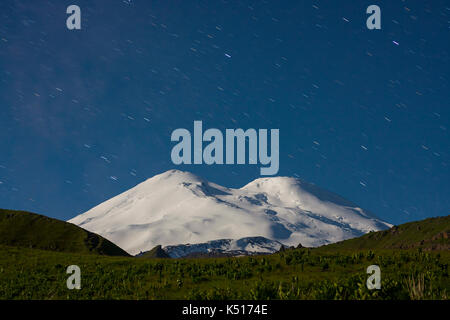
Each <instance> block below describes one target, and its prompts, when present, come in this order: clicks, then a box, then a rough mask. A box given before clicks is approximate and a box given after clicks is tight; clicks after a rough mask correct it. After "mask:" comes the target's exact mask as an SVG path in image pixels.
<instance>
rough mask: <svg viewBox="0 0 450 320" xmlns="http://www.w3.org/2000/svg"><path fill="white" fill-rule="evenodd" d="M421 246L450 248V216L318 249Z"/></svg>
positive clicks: (426, 248) (437, 248)
mask: <svg viewBox="0 0 450 320" xmlns="http://www.w3.org/2000/svg"><path fill="white" fill-rule="evenodd" d="M361 249H422V250H425V251H446V250H447V251H448V250H450V215H449V216H446V217H437V218H429V219H425V220H421V221H415V222H409V223H405V224H402V225H399V226H393V227H392V228H390V229H389V230H384V231H378V232H370V233H368V234H365V235H363V236H361V237H358V238H354V239H349V240H345V241H340V242H336V243H334V244H330V245H327V246H323V247H320V248H319V250H337V251H341V250H361Z"/></svg>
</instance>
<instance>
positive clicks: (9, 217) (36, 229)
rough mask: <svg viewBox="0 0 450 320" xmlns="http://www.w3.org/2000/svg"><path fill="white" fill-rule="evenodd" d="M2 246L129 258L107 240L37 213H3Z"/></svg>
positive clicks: (0, 215) (0, 222)
mask: <svg viewBox="0 0 450 320" xmlns="http://www.w3.org/2000/svg"><path fill="white" fill-rule="evenodd" d="M0 244H2V245H8V246H15V247H22V248H23V247H26V248H31V249H41V250H51V251H59V252H71V253H81V254H101V255H108V256H129V255H128V253H126V252H125V251H124V250H122V249H121V248H119V247H118V246H116V245H115V244H114V243H112V242H111V241H109V240H106V239H105V238H103V237H101V236H99V235H97V234H95V233H92V232H89V231H86V230H84V229H82V228H80V227H78V226H76V225H74V224H71V223H67V222H64V221H60V220H57V219H52V218H49V217H46V216H42V215H39V214H35V213H30V212H25V211H13V210H4V209H0Z"/></svg>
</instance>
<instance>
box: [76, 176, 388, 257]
mask: <svg viewBox="0 0 450 320" xmlns="http://www.w3.org/2000/svg"><path fill="white" fill-rule="evenodd" d="M69 222H71V223H74V224H76V225H78V226H80V227H82V228H84V229H86V230H89V231H91V232H95V233H97V234H99V235H101V236H103V237H105V238H106V239H109V240H110V241H112V242H114V243H115V244H117V245H118V246H120V247H121V248H123V249H124V250H126V251H127V252H128V253H130V254H133V255H135V254H139V253H140V252H144V251H148V250H150V249H152V248H153V247H155V246H156V245H162V246H163V249H164V248H166V247H167V248H169V249H170V250H169V251H171V252H172V255H173V256H180V255H182V254H183V253H182V250H181V249H180V248H178V249H180V250H181V252H180V250H178V249H177V248H174V247H173V246H176V245H180V244H205V245H204V246H200V247H202V248H203V249H202V250H208V245H207V244H208V243H210V244H213V245H215V246H216V247H217V246H219V248H220V249H221V250H225V251H226V250H240V251H249V252H259V251H260V250H263V251H264V252H270V251H271V250H272V251H273V250H277V249H279V247H280V246H281V244H282V245H285V246H297V245H298V244H299V243H301V244H302V245H303V246H311V247H314V246H319V245H323V244H328V243H333V242H337V241H341V240H345V239H349V238H353V237H357V236H360V235H362V234H365V233H367V232H370V231H378V230H382V229H386V228H389V227H391V225H390V224H388V223H386V222H384V221H382V220H380V219H378V218H377V217H375V216H374V215H372V214H370V213H369V212H367V211H365V210H363V209H361V208H359V207H357V206H356V205H354V204H352V203H351V202H349V201H347V200H345V199H343V198H341V197H339V196H338V195H336V194H333V193H331V192H328V191H325V190H322V189H320V188H318V187H316V186H315V185H312V184H310V183H307V182H304V181H302V180H300V179H296V178H290V177H270V178H260V179H256V180H254V181H252V182H250V183H249V184H247V185H245V186H244V187H242V188H240V189H232V188H226V187H223V186H220V185H217V184H215V183H211V182H208V181H206V180H204V179H202V178H200V177H198V176H196V175H194V174H192V173H189V172H183V171H179V170H170V171H167V172H165V173H162V174H159V175H156V176H154V177H152V178H150V179H148V180H146V181H144V182H142V183H140V184H139V185H137V186H135V187H134V188H132V189H130V190H128V191H126V192H124V193H122V194H120V195H118V196H116V197H114V198H112V199H110V200H108V201H106V202H104V203H102V204H100V205H98V206H96V207H94V208H93V209H91V210H89V211H87V212H85V213H83V214H80V215H78V216H76V217H75V218H73V219H71V220H69ZM219 239H222V241H219V242H217V241H213V240H219ZM239 240H241V241H239ZM194 247H195V246H194ZM194 247H192V245H189V246H187V247H186V245H185V247H184V248H186V250H187V251H188V252H191V251H192V248H194ZM197 247H199V246H197ZM271 248H272V249H271Z"/></svg>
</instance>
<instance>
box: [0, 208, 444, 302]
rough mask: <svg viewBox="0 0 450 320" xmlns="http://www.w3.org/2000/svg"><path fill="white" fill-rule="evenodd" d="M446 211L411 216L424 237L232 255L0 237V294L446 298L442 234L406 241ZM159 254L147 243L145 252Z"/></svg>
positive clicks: (437, 227) (438, 228) (436, 227)
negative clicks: (72, 282) (96, 248)
mask: <svg viewBox="0 0 450 320" xmlns="http://www.w3.org/2000/svg"><path fill="white" fill-rule="evenodd" d="M448 219H449V217H446V218H444V220H442V221H439V222H438V223H436V221H438V220H433V221H431V220H430V221H427V220H424V221H422V222H417V223H416V225H415V226H414V228H416V230H417V226H419V227H420V228H421V229H420V230H423V232H426V234H428V236H427V237H428V238H424V237H423V234H422V236H420V237H419V236H418V237H416V236H414V237H413V236H412V235H411V237H412V238H410V236H409V235H410V233H409V231H408V230H410V228H412V227H411V226H407V227H404V226H403V225H402V226H399V227H397V229H396V228H394V230H397V231H394V232H392V231H386V232H387V233H386V235H385V236H383V237H381V238H380V239H384V240H382V241H385V243H386V246H387V248H386V247H383V248H376V245H374V246H373V248H366V246H369V247H370V246H371V245H370V241H374V243H375V244H376V243H378V242H377V241H378V240H376V236H375V235H377V234H378V233H373V234H369V235H365V236H363V237H362V238H360V239H364V241H365V242H364V243H365V244H364V245H361V244H359V243H358V241H357V239H356V240H347V241H344V242H342V243H340V244H335V245H330V246H324V247H320V248H317V249H310V248H297V249H284V250H283V251H280V252H278V253H276V254H273V255H265V256H247V257H232V258H229V257H228V258H190V259H168V258H150V259H146V258H145V257H143V258H134V257H113V256H105V255H98V254H92V252H90V251H89V250H88V251H89V252H85V251H83V250H82V251H80V252H78V253H74V252H58V251H50V250H41V249H37V248H29V247H26V246H12V245H11V244H9V245H4V244H3V245H0V299H207V300H216V299H343V300H347V299H358V300H359V299H382V300H384V299H389V300H390V299H448V296H449V292H450V277H449V270H448V266H449V262H450V252H449V250H441V249H440V248H442V247H445V246H447V245H448V240H445V239H446V238H444V240H443V241H441V240H440V239H438V242H437V243H435V242H433V241H434V240H431V241H429V243H430V244H431V246H423V247H420V246H419V247H415V246H409V245H408V244H415V243H417V241H419V243H420V241H422V240H423V241H428V240H429V239H432V238H433V237H434V236H435V234H440V233H442V232H447V230H448V229H447V224H446V223H447V222H448ZM421 223H423V225H421ZM432 225H433V227H430V228H432V232H431V231H430V232H429V233H428V231H427V230H429V229H428V226H432ZM398 230H401V231H398ZM420 230H418V231H420ZM2 231H3V230H2ZM381 234H384V233H381ZM402 234H403V236H404V237H405V240H404V242H403V246H402V247H405V248H406V249H400V248H397V247H396V245H398V244H399V242H398V239H399V238H396V240H395V241H394V240H392V239H391V240H389V241H388V238H389V237H390V238H392V237H394V236H395V237H400V236H399V235H402ZM2 236H3V235H2ZM366 237H367V238H366ZM386 237H388V238H386ZM420 238H421V239H420ZM82 239H84V238H82ZM23 243H26V242H21V244H23ZM42 243H46V242H41V244H42ZM424 243H425V242H424ZM391 245H392V246H393V248H390V247H389V246H391ZM435 245H436V246H435ZM434 246H435V247H434ZM60 251H61V250H60ZM160 254H161V252H160V250H155V252H153V253H152V254H151V255H149V256H151V257H158V256H159V255H160ZM70 265H78V266H79V267H80V269H81V289H80V290H76V289H75V290H69V289H67V286H66V280H67V278H68V277H69V275H68V274H67V273H66V270H67V267H68V266H70ZM370 265H378V266H379V267H380V269H381V289H379V290H369V289H367V287H366V281H367V278H368V277H369V275H368V274H367V273H366V270H367V267H368V266H370Z"/></svg>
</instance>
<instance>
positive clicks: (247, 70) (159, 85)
mask: <svg viewBox="0 0 450 320" xmlns="http://www.w3.org/2000/svg"><path fill="white" fill-rule="evenodd" d="M70 4H77V5H79V6H80V7H81V13H82V30H80V31H69V30H67V28H66V22H65V21H66V18H67V15H66V13H65V11H66V7H67V6H68V5H70ZM370 4H377V5H379V6H380V7H381V13H382V30H378V31H376V30H374V31H370V30H368V29H367V28H366V23H365V21H366V19H367V17H368V15H366V13H365V10H366V8H367V6H368V5H370ZM449 51H450V3H449V2H448V1H447V2H445V1H434V0H433V1H400V0H396V1H393V0H390V1H378V0H377V1H343V0H342V1H306V0H305V1H264V2H263V1H254V2H248V1H206V0H205V1H146V0H131V1H122V0H115V1H113V0H108V1H106V0H103V1H101V0H96V1H76V0H71V1H61V0H48V1H32V0H29V1H12V0H2V1H1V2H0V207H3V208H11V209H24V210H30V211H34V212H38V213H42V214H46V215H48V216H51V217H56V218H59V219H69V218H71V217H73V216H75V215H76V214H79V213H82V212H84V211H86V210H88V209H90V208H91V207H93V206H95V205H97V204H99V203H101V202H103V201H105V200H106V199H108V198H110V197H113V196H115V195H117V194H118V193H120V192H123V191H125V190H127V189H129V188H131V187H133V186H134V185H136V184H137V183H139V182H141V181H143V180H145V179H146V178H149V177H151V176H153V175H155V174H158V173H161V172H163V171H166V170H169V169H172V168H175V166H174V165H173V164H172V163H171V160H170V151H171V148H172V147H173V145H174V144H173V143H171V142H170V134H171V132H172V131H173V130H174V129H176V128H181V127H184V128H188V129H189V130H192V127H193V121H194V120H202V121H203V126H204V128H205V129H206V128H212V127H214V128H219V129H221V130H225V128H244V129H246V128H268V129H270V128H279V129H280V171H279V175H286V176H298V177H301V178H303V179H305V180H307V181H310V182H312V183H315V184H316V185H318V186H320V187H323V188H325V189H328V190H330V191H333V192H336V193H338V194H340V195H342V196H344V197H345V198H347V199H349V200H351V201H353V202H355V203H357V204H358V205H359V206H361V207H363V208H365V209H368V210H370V211H372V212H373V213H375V214H376V215H378V216H379V217H381V218H383V219H385V220H387V221H389V222H391V223H396V224H398V223H402V222H406V221H412V220H418V219H423V218H425V217H430V216H438V215H448V214H449V213H450V210H449V209H450V197H449V194H450V179H449V178H450V175H449V151H450V150H449V146H450V143H449V130H450V124H449V120H450V88H449V76H450V61H449ZM177 168H178V169H181V170H188V171H191V172H194V173H196V174H199V175H200V176H203V177H204V178H206V179H208V180H210V181H213V182H216V183H219V184H222V185H225V186H229V187H241V186H242V185H244V184H246V183H247V182H249V181H251V180H253V179H255V178H258V177H259V168H260V166H259V165H256V166H255V165H253V166H251V165H245V166H227V165H223V166H217V165H216V166H206V165H201V166H194V165H191V166H180V167H177Z"/></svg>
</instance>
